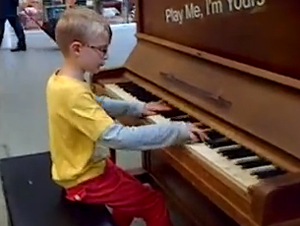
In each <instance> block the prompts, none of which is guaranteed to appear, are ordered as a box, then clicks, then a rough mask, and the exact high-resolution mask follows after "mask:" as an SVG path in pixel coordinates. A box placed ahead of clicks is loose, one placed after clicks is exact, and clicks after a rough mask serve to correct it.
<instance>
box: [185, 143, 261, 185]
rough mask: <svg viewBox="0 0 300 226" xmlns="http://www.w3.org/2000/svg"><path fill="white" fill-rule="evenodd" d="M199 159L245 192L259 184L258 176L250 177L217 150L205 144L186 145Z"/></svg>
mask: <svg viewBox="0 0 300 226" xmlns="http://www.w3.org/2000/svg"><path fill="white" fill-rule="evenodd" d="M186 147H187V148H188V149H190V150H191V151H192V152H193V153H195V154H196V155H197V156H198V157H200V158H202V159H204V160H205V161H206V162H209V164H210V165H211V166H212V167H214V168H215V169H216V170H217V171H218V172H220V173H221V174H223V175H224V176H225V177H227V178H228V179H229V180H231V181H233V182H235V183H236V184H238V185H239V187H242V188H244V189H245V190H246V189H247V188H248V187H249V186H251V185H254V184H256V183H258V182H259V180H258V179H257V177H256V176H253V175H250V173H249V172H247V171H245V170H243V169H242V168H241V167H239V166H237V165H235V164H234V162H232V161H230V160H228V159H227V158H226V157H223V156H222V155H220V154H218V153H217V152H216V151H215V150H213V149H210V148H209V147H207V146H206V145H205V144H203V143H202V144H191V145H186Z"/></svg>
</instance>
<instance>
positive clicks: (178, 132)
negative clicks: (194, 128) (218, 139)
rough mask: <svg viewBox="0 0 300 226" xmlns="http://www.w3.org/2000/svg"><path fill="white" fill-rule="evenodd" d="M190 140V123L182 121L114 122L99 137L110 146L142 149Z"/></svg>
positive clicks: (100, 140) (156, 147)
mask: <svg viewBox="0 0 300 226" xmlns="http://www.w3.org/2000/svg"><path fill="white" fill-rule="evenodd" d="M188 140H190V133H189V129H188V125H187V124H185V123H182V122H174V123H168V124H161V125H146V126H139V127H126V126H123V125H121V124H117V123H114V124H112V125H111V126H109V127H108V128H107V129H106V130H105V131H104V132H103V133H102V135H101V137H100V138H99V142H101V144H103V145H105V146H108V147H110V148H114V149H120V150H121V149H127V150H128V149H129V150H140V151H145V150H151V149H159V148H164V147H168V146H172V145H177V144H182V143H185V142H187V141H188Z"/></svg>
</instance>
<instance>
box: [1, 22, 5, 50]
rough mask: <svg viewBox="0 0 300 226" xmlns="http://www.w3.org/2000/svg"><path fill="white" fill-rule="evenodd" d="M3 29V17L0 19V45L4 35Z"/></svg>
mask: <svg viewBox="0 0 300 226" xmlns="http://www.w3.org/2000/svg"><path fill="white" fill-rule="evenodd" d="M4 30H5V19H0V47H1V44H2V40H3V36H4Z"/></svg>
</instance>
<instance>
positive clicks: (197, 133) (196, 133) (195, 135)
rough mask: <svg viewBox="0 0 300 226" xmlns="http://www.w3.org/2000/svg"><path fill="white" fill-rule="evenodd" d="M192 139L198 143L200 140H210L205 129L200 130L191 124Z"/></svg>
mask: <svg viewBox="0 0 300 226" xmlns="http://www.w3.org/2000/svg"><path fill="white" fill-rule="evenodd" d="M189 126H190V127H189V129H190V138H191V140H192V141H194V142H197V141H199V140H201V141H205V140H209V137H208V136H207V135H206V134H205V131H206V130H205V129H200V128H198V127H197V126H195V125H193V124H190V125H189Z"/></svg>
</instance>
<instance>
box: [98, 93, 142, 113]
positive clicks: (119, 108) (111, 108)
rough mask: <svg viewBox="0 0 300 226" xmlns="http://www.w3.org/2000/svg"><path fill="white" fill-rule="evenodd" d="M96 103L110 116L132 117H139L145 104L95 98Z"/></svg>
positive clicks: (100, 97)
mask: <svg viewBox="0 0 300 226" xmlns="http://www.w3.org/2000/svg"><path fill="white" fill-rule="evenodd" d="M96 101H97V102H98V103H99V104H100V105H101V107H102V108H103V109H104V110H105V111H106V112H107V114H109V115H110V116H113V117H114V116H122V115H132V116H141V115H142V111H143V108H144V106H145V103H143V102H140V101H136V102H127V101H123V100H114V99H111V98H109V97H104V96H96Z"/></svg>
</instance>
